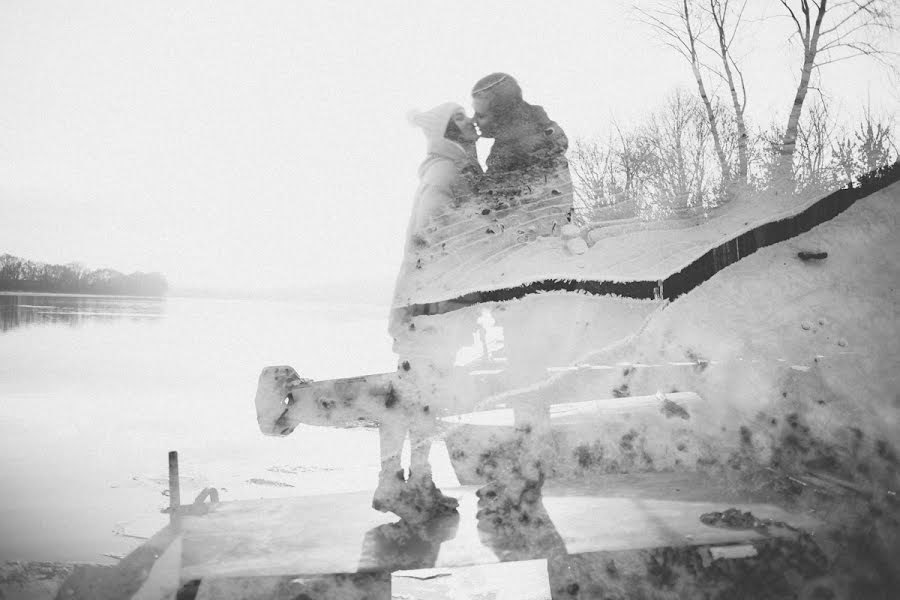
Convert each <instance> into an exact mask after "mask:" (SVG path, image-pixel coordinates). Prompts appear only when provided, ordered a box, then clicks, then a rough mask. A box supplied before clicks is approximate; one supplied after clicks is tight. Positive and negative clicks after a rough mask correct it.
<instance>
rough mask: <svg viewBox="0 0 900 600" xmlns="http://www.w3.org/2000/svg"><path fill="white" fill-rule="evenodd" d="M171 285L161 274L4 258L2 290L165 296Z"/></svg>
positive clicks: (0, 278)
mask: <svg viewBox="0 0 900 600" xmlns="http://www.w3.org/2000/svg"><path fill="white" fill-rule="evenodd" d="M168 288H169V284H168V283H167V282H166V278H165V277H164V276H163V275H162V274H161V273H141V272H136V273H131V274H128V275H126V274H124V273H119V272H118V271H114V270H113V269H97V270H94V271H91V270H88V269H87V268H86V267H85V266H84V265H83V264H81V263H75V262H73V263H69V264H67V265H50V264H46V263H41V262H35V261H32V260H28V259H25V258H20V257H18V256H13V255H11V254H3V255H0V291H4V292H5V291H12V292H46V293H61V294H110V295H123V296H164V295H165V293H166V290H168Z"/></svg>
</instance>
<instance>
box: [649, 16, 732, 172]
mask: <svg viewBox="0 0 900 600" xmlns="http://www.w3.org/2000/svg"><path fill="white" fill-rule="evenodd" d="M692 6H693V2H689V1H688V0H681V2H679V3H678V6H677V8H659V9H657V10H656V11H655V12H648V11H646V10H643V9H641V8H638V9H637V11H638V13H640V14H641V15H642V17H643V20H644V22H645V23H647V24H648V25H650V26H651V27H653V28H654V29H656V30H657V31H658V32H659V33H660V34H662V36H663V40H664V42H665V43H666V45H668V46H669V47H671V48H673V49H674V50H675V51H676V52H678V53H679V54H680V55H681V56H683V57H684V58H685V60H687V62H688V63H689V64H690V65H691V70H692V72H693V74H694V79H695V81H696V82H697V90H698V92H699V93H700V99H701V100H702V101H703V106H704V107H705V109H706V117H707V119H708V121H709V129H710V133H711V135H712V139H713V147H714V148H715V152H716V156H717V158H718V161H719V168H720V169H721V171H722V178H723V179H724V180H725V181H730V180H731V165H730V164H729V162H728V159H727V157H726V156H725V151H724V149H723V147H722V141H721V136H720V135H719V123H718V119H717V115H716V111H715V109H714V107H713V102H712V99H711V98H710V96H709V94H708V93H707V91H706V84H705V82H704V80H703V73H702V71H701V67H702V66H704V65H703V64H702V63H701V60H700V55H699V52H698V51H697V46H698V45H702V44H703V43H702V42H701V41H700V36H701V35H702V33H703V31H704V30H705V29H706V24H705V23H702V22H700V23H698V22H696V15H695V11H692V10H691V7H692ZM722 15H724V13H722ZM692 17H695V20H694V21H692ZM722 27H723V28H724V27H725V25H724V16H723V25H722ZM725 54H726V57H727V56H728V54H727V52H726V53H725ZM727 60H728V59H727V58H726V61H727ZM742 112H743V109H742Z"/></svg>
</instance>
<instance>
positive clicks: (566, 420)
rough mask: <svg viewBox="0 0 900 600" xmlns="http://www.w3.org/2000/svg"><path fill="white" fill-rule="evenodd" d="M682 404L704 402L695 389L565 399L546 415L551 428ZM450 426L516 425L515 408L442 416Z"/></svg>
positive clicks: (691, 404)
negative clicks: (640, 394) (598, 397)
mask: <svg viewBox="0 0 900 600" xmlns="http://www.w3.org/2000/svg"><path fill="white" fill-rule="evenodd" d="M666 401H668V402H673V403H676V404H678V405H679V406H682V407H686V406H695V405H697V404H699V403H700V402H702V400H701V398H700V396H698V395H697V394H695V393H693V392H673V393H670V394H665V395H662V396H660V395H656V394H654V395H651V396H627V397H623V398H604V399H602V400H587V401H584V402H563V403H559V404H551V405H550V406H549V407H548V413H547V416H548V418H549V423H550V426H551V427H554V426H564V425H580V424H584V423H585V422H587V421H591V420H596V419H606V418H609V417H612V416H615V415H626V414H631V413H635V412H638V413H657V412H659V411H660V407H661V406H662V405H663V404H664V403H665V402H666ZM441 420H442V421H443V422H444V423H446V424H448V425H479V426H484V427H513V426H514V425H515V409H512V408H498V409H494V410H483V411H479V412H472V413H465V414H462V415H451V416H447V417H442V418H441Z"/></svg>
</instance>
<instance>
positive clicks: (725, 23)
mask: <svg viewBox="0 0 900 600" xmlns="http://www.w3.org/2000/svg"><path fill="white" fill-rule="evenodd" d="M729 4H730V0H709V14H710V15H711V16H712V19H713V23H714V24H715V28H716V37H717V41H718V50H717V52H716V53H717V54H718V56H719V59H720V60H721V61H722V69H723V71H724V75H723V77H724V79H725V82H726V83H727V84H728V91H729V93H730V94H731V104H732V107H733V109H734V121H735V125H736V127H737V138H738V139H737V148H738V172H737V177H736V181H737V182H738V183H740V184H741V185H747V171H748V163H749V158H748V148H747V143H748V140H749V137H748V135H747V124H746V122H745V121H744V110H745V109H746V108H747V87H746V85H745V84H744V74H743V73H742V72H741V70H740V68H739V67H738V64H737V63H736V62H735V60H734V57H733V55H732V52H731V46H732V43H733V42H734V39H735V36H736V35H737V31H738V28H739V27H740V24H741V19H742V17H743V15H744V10H745V9H746V8H747V0H744V3H743V4H742V5H741V6H740V8H739V9H737V14H736V15H735V16H734V24H733V25H732V24H731V23H730V19H731V16H732V10H731V9H730V6H729ZM729 29H730V31H729ZM735 74H737V79H735ZM738 87H740V91H738ZM712 123H713V122H712V121H710V124H712Z"/></svg>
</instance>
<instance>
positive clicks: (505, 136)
mask: <svg viewBox="0 0 900 600" xmlns="http://www.w3.org/2000/svg"><path fill="white" fill-rule="evenodd" d="M472 108H473V109H474V110H475V122H476V123H477V124H478V128H479V129H480V130H481V137H485V138H493V139H494V145H493V147H492V148H491V152H490V154H489V155H488V158H487V161H486V164H487V172H488V174H497V173H504V172H509V171H518V170H524V169H529V168H531V167H535V166H538V167H543V168H549V169H557V168H564V167H566V166H567V163H566V161H565V152H566V149H567V148H568V146H569V140H568V139H567V138H566V134H565V132H564V131H563V130H562V128H561V127H560V126H559V125H558V124H556V123H555V122H554V121H552V120H551V119H550V118H549V117H548V116H547V113H546V112H545V111H544V109H543V108H542V107H540V106H536V105H533V104H529V103H527V102H525V100H524V99H523V98H522V88H521V87H519V84H518V82H517V81H516V80H515V79H514V78H513V77H512V76H511V75H508V74H506V73H491V74H490V75H488V76H486V77H482V78H481V79H480V80H478V82H477V83H476V84H475V86H474V87H473V88H472Z"/></svg>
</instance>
